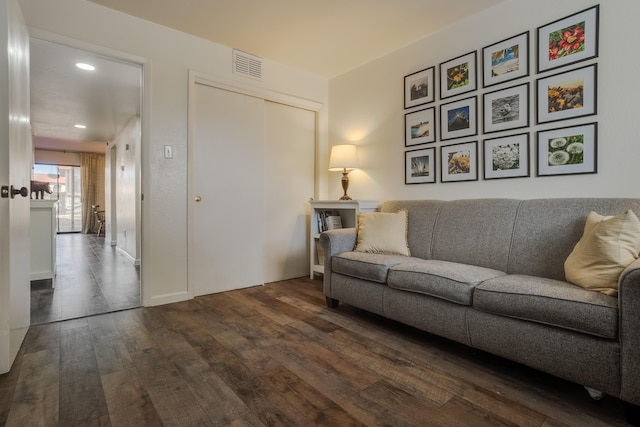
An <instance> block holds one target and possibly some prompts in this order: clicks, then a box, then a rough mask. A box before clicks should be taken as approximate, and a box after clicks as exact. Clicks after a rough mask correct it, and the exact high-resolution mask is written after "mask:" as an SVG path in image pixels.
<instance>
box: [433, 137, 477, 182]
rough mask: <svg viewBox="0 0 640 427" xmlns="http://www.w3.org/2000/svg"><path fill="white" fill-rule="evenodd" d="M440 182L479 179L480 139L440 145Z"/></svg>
mask: <svg viewBox="0 0 640 427" xmlns="http://www.w3.org/2000/svg"><path fill="white" fill-rule="evenodd" d="M440 171H441V172H440V182H443V183H445V182H462V181H477V180H478V141H471V142H461V143H459V144H452V145H443V146H441V147H440Z"/></svg>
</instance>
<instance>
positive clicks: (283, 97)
mask: <svg viewBox="0 0 640 427" xmlns="http://www.w3.org/2000/svg"><path fill="white" fill-rule="evenodd" d="M198 84H200V85H206V86H211V87H214V88H217V89H222V90H227V91H230V92H234V93H238V94H242V95H248V96H252V97H254V98H260V99H263V100H265V101H271V102H276V103H279V104H284V105H288V106H291V107H296V108H301V109H304V110H309V111H312V112H313V113H314V114H315V142H314V144H315V149H314V152H315V153H316V156H317V153H318V138H319V136H318V135H319V126H318V114H319V112H320V111H321V109H322V108H323V104H322V103H320V102H316V101H312V100H309V99H304V98H299V97H297V96H293V95H288V94H284V93H280V92H276V91H272V90H269V89H264V88H260V87H256V86H250V85H248V84H247V85H242V84H240V83H239V82H238V81H236V80H228V79H223V78H220V77H216V76H210V75H207V74H204V73H200V72H197V71H193V70H189V102H188V114H187V116H188V125H187V127H188V131H187V164H188V165H193V164H194V157H193V156H194V147H193V141H194V126H195V123H194V121H195V119H194V114H192V112H193V111H194V108H195V105H194V95H195V88H196V85H198ZM314 165H317V159H315V161H314ZM313 175H314V187H315V188H314V194H317V192H318V170H317V166H316V167H315V168H314V172H313ZM194 181H195V177H194V170H193V168H192V167H188V168H187V295H188V297H189V298H193V297H194V288H195V286H194V283H193V276H192V274H190V272H191V265H190V264H191V261H190V259H191V257H189V254H190V253H192V252H193V250H194V249H193V248H192V247H191V245H192V244H193V241H194V239H193V236H194V234H193V233H194V232H195V230H194V229H193V223H194V208H195V206H194V204H193V203H192V201H193V198H194V197H195V189H194Z"/></svg>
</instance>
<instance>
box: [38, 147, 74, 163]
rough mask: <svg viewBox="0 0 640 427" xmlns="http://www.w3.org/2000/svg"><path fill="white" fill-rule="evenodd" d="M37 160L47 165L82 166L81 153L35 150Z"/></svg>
mask: <svg viewBox="0 0 640 427" xmlns="http://www.w3.org/2000/svg"><path fill="white" fill-rule="evenodd" d="M35 162H36V163H41V164H45V165H64V166H80V165H81V163H80V153H66V152H62V151H49V150H35Z"/></svg>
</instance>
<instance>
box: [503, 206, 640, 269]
mask: <svg viewBox="0 0 640 427" xmlns="http://www.w3.org/2000/svg"><path fill="white" fill-rule="evenodd" d="M627 209H631V210H633V211H634V212H635V213H636V215H638V214H639V213H640V199H622V198H619V199H606V198H574V199H571V198H569V199H567V198H564V199H537V200H522V201H521V203H520V208H519V209H518V216H517V218H516V221H515V227H514V230H513V242H512V244H511V254H510V257H509V267H508V269H507V273H510V274H528V275H531V276H540V277H547V278H550V279H556V280H566V278H565V274H564V262H565V260H566V259H567V257H568V256H569V254H570V253H571V251H572V250H573V248H574V246H575V245H576V243H578V241H579V240H580V238H581V237H582V233H583V231H584V225H585V221H586V219H587V215H589V212H591V211H595V212H598V213H599V214H602V215H617V214H619V213H621V212H624V211H626V210H627Z"/></svg>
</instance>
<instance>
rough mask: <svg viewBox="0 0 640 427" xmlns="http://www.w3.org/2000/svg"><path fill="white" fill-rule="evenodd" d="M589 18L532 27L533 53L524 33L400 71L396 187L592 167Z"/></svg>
mask: <svg viewBox="0 0 640 427" xmlns="http://www.w3.org/2000/svg"><path fill="white" fill-rule="evenodd" d="M598 17H599V5H596V6H593V7H591V8H588V9H585V10H582V11H579V12H576V13H574V14H571V15H569V16H565V17H563V18H560V19H557V20H555V21H553V22H550V23H548V24H544V25H541V26H540V27H538V28H536V30H535V31H534V34H533V35H534V36H535V51H531V45H532V43H531V40H530V38H531V37H530V31H525V32H523V33H520V34H516V35H514V36H512V37H509V38H507V39H505V40H502V41H498V42H496V43H493V44H491V45H488V46H485V47H482V48H479V49H478V50H475V51H472V52H467V53H463V54H462V55H456V53H455V52H452V53H453V55H452V57H453V58H452V59H449V60H446V61H444V62H442V63H440V64H439V65H438V66H436V65H433V66H430V67H427V68H425V69H422V70H419V71H416V72H414V73H411V74H409V75H407V76H405V77H404V108H405V114H404V127H405V130H404V131H405V137H404V142H405V152H404V157H405V159H404V162H405V184H427V183H436V182H441V183H448V182H460V181H477V180H479V179H481V178H482V179H485V180H490V179H503V178H518V177H529V176H531V175H532V174H533V175H535V176H540V177H542V176H552V175H573V174H588V173H596V172H597V122H596V121H593V118H594V117H593V116H595V115H596V114H597V86H598V85H597V70H598V64H597V61H595V60H594V58H597V57H598V25H599V22H598V21H599V19H598ZM534 53H535V55H534ZM532 56H533V57H535V70H536V71H535V81H534V83H533V84H532V83H531V82H530V80H531V79H530V78H528V77H529V76H530V75H531V71H530V70H531V68H532V67H531V64H530V62H531V60H530V59H531V57H532ZM585 63H587V65H584V64H585ZM480 86H482V89H480ZM532 101H533V102H532ZM531 106H533V108H531ZM531 110H533V111H531ZM532 116H533V120H531V118H532ZM532 123H533V124H532ZM556 125H557V126H556ZM530 169H533V170H534V172H533V173H532V172H531V170H530Z"/></svg>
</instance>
